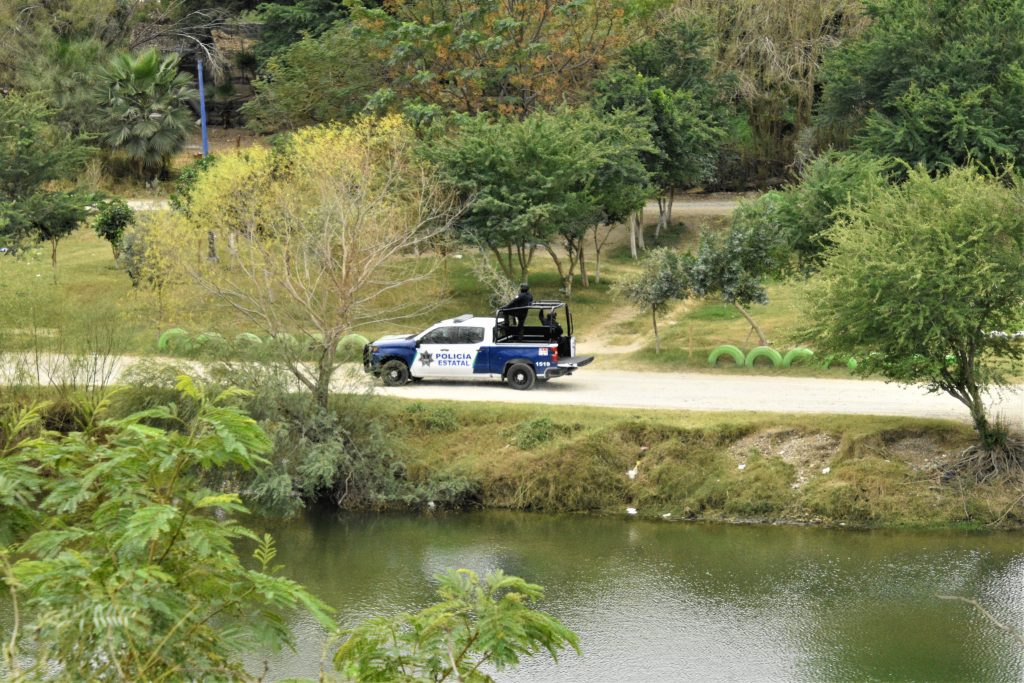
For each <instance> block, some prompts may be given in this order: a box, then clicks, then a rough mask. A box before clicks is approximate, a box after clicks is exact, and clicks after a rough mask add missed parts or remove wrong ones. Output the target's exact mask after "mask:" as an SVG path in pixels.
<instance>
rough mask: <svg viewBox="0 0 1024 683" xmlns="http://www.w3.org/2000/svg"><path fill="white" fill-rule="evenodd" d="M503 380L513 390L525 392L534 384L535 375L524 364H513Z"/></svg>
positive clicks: (531, 369) (530, 368)
mask: <svg viewBox="0 0 1024 683" xmlns="http://www.w3.org/2000/svg"><path fill="white" fill-rule="evenodd" d="M505 379H507V380H508V385H509V386H510V387H512V388H513V389H518V390H519V391H526V390H527V389H532V388H533V384H534V382H536V381H537V373H535V372H534V371H533V368H532V367H530V366H529V365H527V364H526V363H514V364H513V365H512V366H511V367H510V368H509V369H508V372H507V373H506V374H505Z"/></svg>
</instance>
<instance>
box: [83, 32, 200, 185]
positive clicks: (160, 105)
mask: <svg viewBox="0 0 1024 683" xmlns="http://www.w3.org/2000/svg"><path fill="white" fill-rule="evenodd" d="M197 97H198V94H197V92H196V90H195V89H194V88H193V87H192V81H191V79H190V78H189V77H188V76H186V75H185V74H183V73H180V72H179V71H178V56H177V55H168V56H166V57H163V58H161V57H160V55H159V53H157V51H156V50H149V51H147V52H144V53H142V54H141V55H139V56H137V57H133V56H132V55H130V54H121V55H118V56H117V57H115V58H114V59H113V60H112V61H111V62H110V64H108V65H107V67H106V68H104V69H102V70H101V72H100V76H99V86H98V88H97V91H96V106H97V108H98V109H99V110H100V111H101V112H102V115H101V117H100V120H99V121H98V123H97V126H98V129H99V130H100V131H101V134H100V144H101V145H102V146H103V147H104V148H105V149H106V150H108V151H109V152H110V153H112V154H115V155H116V154H121V155H124V156H125V157H126V158H127V159H128V160H129V162H130V163H131V165H132V167H133V168H134V171H135V173H136V175H137V176H138V177H139V178H144V177H150V178H154V177H157V178H158V177H159V176H160V175H161V174H162V173H163V172H164V171H165V170H166V168H167V162H168V160H169V159H170V158H171V156H172V155H174V154H176V153H177V152H179V151H180V150H181V149H183V148H184V146H185V139H186V136H187V135H188V132H189V131H190V130H191V129H192V128H193V127H194V126H195V119H194V117H193V114H192V110H191V109H190V108H189V106H188V104H189V102H190V101H191V100H193V99H195V98H197Z"/></svg>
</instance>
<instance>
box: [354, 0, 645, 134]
mask: <svg viewBox="0 0 1024 683" xmlns="http://www.w3.org/2000/svg"><path fill="white" fill-rule="evenodd" d="M628 8H629V5H627V4H624V3H620V2H618V1H617V0H580V1H579V2H568V1H566V0H516V1H515V2H502V1H500V0H483V1H482V2H480V3H476V4H473V5H464V4H461V3H459V2H455V1H454V0H443V1H442V2H429V1H428V0H398V1H397V2H393V3H389V4H388V6H387V8H386V9H383V8H382V9H367V8H366V7H360V6H356V7H354V8H353V9H352V21H353V22H354V25H355V26H356V28H357V30H358V31H359V32H360V33H361V34H362V35H364V36H365V37H366V39H367V41H368V44H369V45H370V51H369V53H368V57H369V58H370V59H373V60H376V61H378V62H380V63H382V64H384V65H386V68H387V72H386V79H385V80H386V85H385V87H383V88H381V89H380V90H379V91H378V92H377V93H376V94H375V95H374V96H373V97H372V98H371V105H372V106H375V107H382V108H397V107H400V108H401V109H402V110H403V111H404V112H405V114H406V115H407V116H408V117H409V118H410V119H411V120H413V121H422V120H424V119H430V118H432V117H434V116H436V115H437V114H439V113H442V112H462V113H466V114H476V113H480V112H487V113H490V114H506V115H513V116H525V115H526V114H528V113H530V112H532V111H535V110H537V109H539V108H544V107H552V106H555V105H558V104H562V103H565V102H568V103H570V104H572V103H575V102H579V101H581V100H582V99H583V98H584V96H585V93H586V91H587V88H588V86H589V84H590V81H591V80H592V79H593V78H594V77H595V76H596V75H597V74H598V73H599V72H600V71H601V69H602V67H603V66H604V65H605V64H606V63H607V62H608V61H609V60H610V58H611V57H613V56H614V55H615V53H616V52H617V51H618V50H619V49H620V47H621V45H622V44H623V43H624V41H625V38H626V36H625V33H624V31H623V26H624V21H625V19H626V17H627V11H626V10H627V9H628Z"/></svg>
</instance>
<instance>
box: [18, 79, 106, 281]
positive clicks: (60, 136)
mask: <svg viewBox="0 0 1024 683" xmlns="http://www.w3.org/2000/svg"><path fill="white" fill-rule="evenodd" d="M91 151H92V150H91V149H90V148H88V147H86V146H85V144H84V143H83V140H82V139H81V138H79V137H71V136H70V135H68V134H67V133H65V132H63V131H61V130H60V129H59V128H58V127H57V126H56V125H54V124H53V122H52V112H50V111H48V110H47V109H46V108H45V107H44V106H43V104H41V103H40V102H39V101H38V100H37V99H34V98H29V97H23V96H21V95H16V94H13V93H12V94H10V95H7V96H6V97H0V235H2V236H4V237H5V238H6V239H7V240H10V241H14V242H17V241H21V240H35V241H49V242H50V243H51V245H52V251H51V258H52V263H53V266H54V268H56V266H57V243H58V242H59V240H60V239H61V238H63V237H64V236H66V235H67V234H69V233H70V232H71V231H72V230H74V229H75V228H76V227H77V226H78V225H79V224H80V223H81V222H82V220H84V219H85V216H86V213H87V210H86V206H87V205H88V204H90V203H91V202H92V201H93V200H94V196H93V195H92V194H89V193H83V192H64V191H50V190H48V189H46V186H47V184H48V183H49V182H50V181H54V180H64V179H68V178H70V177H71V176H72V175H74V174H75V173H76V172H77V170H78V169H79V168H80V167H81V165H82V163H83V162H84V161H85V159H86V158H87V157H88V155H89V154H90V152H91ZM54 277H56V271H55V274H54Z"/></svg>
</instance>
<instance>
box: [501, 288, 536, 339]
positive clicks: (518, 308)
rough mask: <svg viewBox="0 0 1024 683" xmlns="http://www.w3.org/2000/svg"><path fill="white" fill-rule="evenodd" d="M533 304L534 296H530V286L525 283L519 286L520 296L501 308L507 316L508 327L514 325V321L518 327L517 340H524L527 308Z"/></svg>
mask: <svg viewBox="0 0 1024 683" xmlns="http://www.w3.org/2000/svg"><path fill="white" fill-rule="evenodd" d="M532 303H533V294H530V285H528V284H526V283H523V284H521V285H519V296H517V297H516V298H515V299H512V301H510V302H508V303H507V304H505V305H504V306H502V307H501V312H502V313H504V314H505V324H506V327H508V326H511V325H512V321H513V319H514V320H515V325H516V338H517V339H519V341H522V339H523V326H524V325H525V324H526V314H527V312H528V311H527V307H528V306H529V305H530V304H532Z"/></svg>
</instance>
